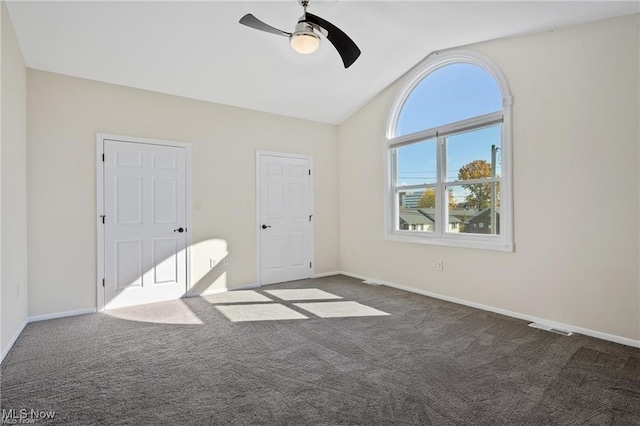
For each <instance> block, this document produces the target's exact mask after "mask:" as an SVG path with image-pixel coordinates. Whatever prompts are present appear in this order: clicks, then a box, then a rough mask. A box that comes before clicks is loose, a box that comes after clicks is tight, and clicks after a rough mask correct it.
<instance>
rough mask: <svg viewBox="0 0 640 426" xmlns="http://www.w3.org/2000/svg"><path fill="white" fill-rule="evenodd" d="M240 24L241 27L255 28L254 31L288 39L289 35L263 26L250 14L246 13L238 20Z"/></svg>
mask: <svg viewBox="0 0 640 426" xmlns="http://www.w3.org/2000/svg"><path fill="white" fill-rule="evenodd" d="M240 23H241V24H242V25H246V26H247V27H250V28H255V29H256V30H260V31H265V32H268V33H271V34H276V35H281V36H285V37H289V36H290V35H291V33H288V32H286V31H282V30H279V29H277V28H274V27H272V26H271V25H268V24H265V23H264V22H262V21H261V20H259V19H258V18H256V17H255V16H253V15H252V14H250V13H247V14H246V15H244V16H243V17H242V18H240Z"/></svg>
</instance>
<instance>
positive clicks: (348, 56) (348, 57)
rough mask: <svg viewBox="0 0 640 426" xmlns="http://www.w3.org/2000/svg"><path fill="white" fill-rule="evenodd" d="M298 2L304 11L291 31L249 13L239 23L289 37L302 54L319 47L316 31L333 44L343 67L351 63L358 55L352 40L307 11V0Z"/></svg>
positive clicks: (318, 37) (293, 45) (329, 23)
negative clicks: (278, 27)
mask: <svg viewBox="0 0 640 426" xmlns="http://www.w3.org/2000/svg"><path fill="white" fill-rule="evenodd" d="M298 3H300V5H301V6H302V7H303V9H304V13H303V14H302V16H301V17H300V19H298V24H297V25H296V28H295V31H294V32H292V33H288V32H286V31H282V30H279V29H277V28H274V27H272V26H271V25H268V24H265V23H264V22H262V21H261V20H259V19H258V18H256V17H255V16H253V15H252V14H250V13H248V14H246V15H244V16H243V17H242V18H241V19H240V23H241V24H242V25H246V26H247V27H251V28H255V29H256V30H260V31H265V32H268V33H271V34H276V35H281V36H285V37H289V43H291V47H292V48H293V49H294V50H295V51H296V52H299V53H303V54H309V53H313V52H315V51H316V50H318V48H319V47H320V36H318V34H317V33H316V31H317V32H318V33H320V34H322V35H323V36H325V37H326V38H327V39H328V40H329V41H330V42H331V43H332V44H333V46H334V47H335V48H336V50H337V51H338V54H340V57H341V58H342V62H343V63H344V67H345V68H349V67H350V66H351V65H353V63H354V62H355V61H356V59H358V56H360V49H358V46H356V44H355V43H354V42H353V40H351V39H350V38H349V36H348V35H346V34H345V33H344V32H343V31H342V30H340V28H338V27H336V26H335V25H333V24H332V23H331V22H328V21H325V20H324V19H322V18H320V17H319V16H316V15H312V14H311V13H307V6H309V0H298Z"/></svg>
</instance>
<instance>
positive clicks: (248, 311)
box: [215, 303, 309, 322]
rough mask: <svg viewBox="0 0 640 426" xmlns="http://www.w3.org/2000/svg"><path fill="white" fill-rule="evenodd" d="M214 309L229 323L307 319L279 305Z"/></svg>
mask: <svg viewBox="0 0 640 426" xmlns="http://www.w3.org/2000/svg"><path fill="white" fill-rule="evenodd" d="M215 308H216V309H217V310H218V311H220V312H221V313H222V315H224V316H225V317H227V319H228V320H229V321H231V322H244V321H279V320H297V319H309V318H308V317H306V316H304V315H302V314H301V313H299V312H296V311H294V310H293V309H291V308H287V307H286V306H282V305H280V304H263V303H261V304H257V305H222V306H216V307H215Z"/></svg>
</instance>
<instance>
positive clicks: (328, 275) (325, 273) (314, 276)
mask: <svg viewBox="0 0 640 426" xmlns="http://www.w3.org/2000/svg"><path fill="white" fill-rule="evenodd" d="M341 273H342V272H340V271H333V272H322V273H320V274H313V276H312V277H311V278H324V277H332V276H334V275H340V274H341Z"/></svg>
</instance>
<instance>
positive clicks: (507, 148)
mask: <svg viewBox="0 0 640 426" xmlns="http://www.w3.org/2000/svg"><path fill="white" fill-rule="evenodd" d="M453 63H468V64H472V65H476V66H479V67H480V68H482V69H484V70H485V71H487V72H488V73H489V74H491V75H492V76H493V77H494V79H495V80H496V83H497V84H498V87H499V89H500V91H501V93H502V113H501V116H502V121H503V123H502V141H501V149H502V160H503V163H502V168H501V171H502V179H501V183H500V192H501V200H500V234H499V235H487V234H458V233H445V232H442V233H440V234H436V235H431V234H425V233H424V232H412V231H404V230H397V229H396V226H395V221H396V217H397V214H398V212H397V210H398V208H397V206H396V203H395V202H394V200H395V187H394V182H393V178H394V170H393V158H392V157H393V156H392V155H391V149H392V147H393V148H397V147H399V146H402V145H403V144H408V143H410V142H413V141H416V140H417V139H418V138H423V139H424V138H425V137H426V136H429V135H430V132H432V130H424V131H421V132H418V133H415V134H411V135H403V136H400V137H396V128H397V124H398V118H399V116H400V112H401V110H402V106H403V105H404V103H405V101H406V100H407V98H408V97H409V95H410V94H411V92H412V91H413V89H414V88H415V87H416V86H417V85H418V83H420V82H421V81H422V79H423V78H424V77H425V76H426V75H427V74H429V73H431V72H433V71H435V70H437V69H438V68H441V67H444V66H446V65H450V64H453ZM512 109H513V96H512V94H511V89H510V88H509V84H508V83H507V80H506V78H505V77H504V74H502V71H501V70H500V68H498V66H497V65H496V64H495V63H494V62H493V61H491V60H490V59H489V58H487V57H485V56H484V55H481V54H480V53H478V52H474V51H471V50H450V51H445V52H435V53H433V54H431V55H429V56H428V57H427V58H426V59H424V60H423V61H422V62H420V63H419V64H418V65H416V66H415V67H414V68H413V69H412V70H411V71H410V72H409V73H408V75H407V76H406V77H405V79H404V83H403V85H402V87H401V89H400V90H399V91H398V94H397V95H396V97H395V99H394V101H393V103H392V106H391V110H390V112H389V117H388V119H387V128H386V138H385V143H384V144H382V145H383V150H384V153H383V158H384V162H385V164H384V170H385V173H384V185H383V188H384V196H383V200H384V223H385V225H384V239H385V240H386V241H399V242H407V243H418V244H430V245H439V246H448V247H463V248H473V249H485V250H497V251H503V252H513V251H515V243H514V227H513V213H514V209H513V127H512ZM488 115H491V114H488ZM478 118H479V117H474V118H472V119H470V120H469V125H473V122H474V121H476V122H477V120H478ZM433 136H435V133H434V135H433ZM439 217H443V216H442V214H441V215H440V216H439Z"/></svg>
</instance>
